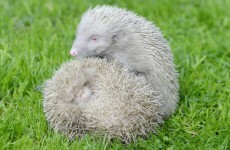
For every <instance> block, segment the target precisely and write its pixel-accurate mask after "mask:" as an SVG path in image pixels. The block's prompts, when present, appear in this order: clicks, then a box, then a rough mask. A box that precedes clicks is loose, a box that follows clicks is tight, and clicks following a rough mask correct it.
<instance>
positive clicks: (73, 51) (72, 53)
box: [69, 48, 77, 56]
mask: <svg viewBox="0 0 230 150" xmlns="http://www.w3.org/2000/svg"><path fill="white" fill-rule="evenodd" d="M69 53H70V55H72V56H77V50H76V49H74V48H71V50H70V52H69Z"/></svg>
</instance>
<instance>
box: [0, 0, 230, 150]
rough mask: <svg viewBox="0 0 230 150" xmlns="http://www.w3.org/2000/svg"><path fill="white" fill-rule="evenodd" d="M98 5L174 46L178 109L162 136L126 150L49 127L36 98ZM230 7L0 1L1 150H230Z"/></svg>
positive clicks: (150, 1) (191, 1) (160, 0)
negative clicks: (144, 23) (146, 25)
mask: <svg viewBox="0 0 230 150" xmlns="http://www.w3.org/2000/svg"><path fill="white" fill-rule="evenodd" d="M97 4H111V5H117V6H120V7H125V8H128V9H129V10H133V11H135V12H136V13H138V14H139V15H142V16H144V17H146V18H147V19H149V20H151V21H153V22H154V23H155V24H156V25H157V26H158V27H160V28H161V30H162V32H163V33H164V35H165V37H166V38H167V39H168V40H169V42H170V46H171V48H172V52H173V55H174V57H175V63H176V65H177V69H178V72H179V74H180V77H179V82H180V102H179V104H178V109H177V111H176V112H175V114H174V115H173V116H172V117H171V118H170V119H168V120H166V121H165V123H164V124H163V125H162V126H161V127H160V128H159V131H158V135H154V134H152V135H151V136H150V137H149V138H148V139H146V140H142V139H140V140H139V141H138V142H136V143H132V144H130V145H123V144H121V143H120V142H119V141H112V142H110V141H107V140H104V139H103V138H95V137H92V136H89V135H88V136H85V137H84V138H82V139H76V140H75V141H74V142H73V143H72V144H69V143H68V140H67V139H66V138H65V137H64V136H62V135H60V134H58V133H54V132H53V130H52V129H50V128H49V127H48V124H47V122H46V120H45V117H44V114H43V110H42V95H41V93H40V92H39V91H37V90H36V87H37V86H38V85H41V84H42V83H43V82H44V81H45V80H46V79H48V78H50V77H51V76H52V74H53V72H54V71H55V70H56V69H57V68H58V67H59V66H60V65H61V64H62V63H64V62H66V61H68V60H70V59H71V57H70V56H69V49H70V47H71V45H72V42H73V40H74V36H75V29H76V25H77V23H78V22H79V20H80V17H81V14H82V13H83V12H84V11H85V10H86V9H87V8H88V7H89V6H95V5H97ZM229 72H230V1H229V0H203V1H200V0H146V1H141V0H133V1H124V0H118V1H113V0H107V1H105V0H95V1H90V0H69V1H64V0H56V1H51V0H40V1H37V0H30V1H26V0H24V1H23V0H7V1H6V0H5V1H4V0H1V1H0V149H17V150H18V149H29V150H31V149H47V150H51V149H54V150H57V149H80V150H81V149H88V150H92V149H154V148H155V149H230V111H229V109H230V96H229V95H230V77H229Z"/></svg>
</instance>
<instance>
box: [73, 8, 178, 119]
mask: <svg viewBox="0 0 230 150" xmlns="http://www.w3.org/2000/svg"><path fill="white" fill-rule="evenodd" d="M70 54H71V55H72V56H74V57H76V58H89V57H98V58H105V59H107V60H108V61H114V60H116V61H117V62H119V63H120V64H121V65H122V66H127V67H128V68H130V70H131V71H133V72H135V73H136V74H142V75H143V76H145V78H146V79H147V81H148V82H149V83H150V84H151V85H152V88H153V89H154V90H157V91H159V92H160V93H161V96H162V107H161V109H162V112H163V117H164V118H168V117H169V116H171V115H172V114H173V113H174V111H175V109H176V106H177V102H178V100H179V96H178V91H179V85H178V79H177V76H178V75H177V72H176V69H175V65H174V60H173V55H172V53H171V50H170V47H169V44H168V42H167V41H166V39H165V38H164V37H163V35H162V33H161V31H160V30H159V29H158V28H157V27H156V26H155V25H154V24H153V23H152V22H150V21H147V20H146V19H145V18H143V17H141V16H138V15H137V14H135V13H134V12H131V11H128V10H126V9H123V8H117V7H113V6H107V5H105V6H96V7H95V8H89V9H88V10H87V11H86V12H85V13H84V14H83V16H82V18H81V20H80V23H79V25H78V27H77V32H76V38H75V40H74V42H73V45H72V48H71V50H70ZM111 84H113V83H111Z"/></svg>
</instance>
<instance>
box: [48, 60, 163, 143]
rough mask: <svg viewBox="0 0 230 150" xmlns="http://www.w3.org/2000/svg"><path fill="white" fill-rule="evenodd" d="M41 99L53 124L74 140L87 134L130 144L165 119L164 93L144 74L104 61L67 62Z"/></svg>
mask: <svg viewBox="0 0 230 150" xmlns="http://www.w3.org/2000/svg"><path fill="white" fill-rule="evenodd" d="M43 98H44V100H43V108H44V112H45V115H46V118H47V120H48V122H49V124H50V125H51V127H52V128H54V130H55V131H57V132H61V133H64V134H65V135H66V136H67V137H68V138H69V139H70V140H73V139H74V137H75V136H79V137H81V136H82V135H84V134H86V133H88V134H93V135H99V136H106V137H107V138H109V139H113V138H118V139H121V140H122V141H123V142H125V143H129V142H132V141H135V140H136V139H137V138H138V137H147V136H148V135H149V133H150V132H155V129H156V127H157V126H158V125H159V124H160V123H162V121H163V119H162V114H161V110H160V107H161V98H162V97H161V95H160V93H159V92H158V91H155V90H153V89H152V87H151V86H150V84H149V83H148V82H147V81H146V79H145V77H144V76H142V75H136V74H134V73H133V72H130V71H129V69H128V68H126V67H122V66H121V65H119V64H118V63H116V62H107V61H106V60H105V59H99V58H88V59H80V60H75V61H71V62H68V63H65V64H63V65H62V66H61V67H60V68H59V70H57V71H56V73H55V74H54V76H53V77H52V78H51V79H50V80H48V81H47V82H46V86H45V88H44V91H43Z"/></svg>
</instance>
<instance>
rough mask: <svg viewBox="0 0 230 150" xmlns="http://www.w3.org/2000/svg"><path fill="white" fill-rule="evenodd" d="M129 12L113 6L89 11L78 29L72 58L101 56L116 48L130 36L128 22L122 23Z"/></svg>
mask: <svg viewBox="0 0 230 150" xmlns="http://www.w3.org/2000/svg"><path fill="white" fill-rule="evenodd" d="M126 13H127V11H124V10H123V9H120V8H116V7H112V6H97V7H95V8H93V9H91V8H90V9H88V10H87V11H86V12H85V13H84V14H83V16H82V18H81V21H80V23H79V25H78V27H77V32H76V39H75V41H74V43H73V45H72V48H71V51H70V54H71V55H72V56H87V57H89V56H95V55H96V56H97V55H98V56H100V55H103V53H104V52H106V51H109V50H111V49H114V45H116V46H115V48H116V49H117V48H118V47H117V46H118V45H122V43H124V44H127V43H126V42H124V41H123V39H125V38H124V36H126V35H128V34H127V33H128V28H127V27H128V26H127V25H126V24H127V22H124V21H122V19H123V17H124V16H127V14H126Z"/></svg>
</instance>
